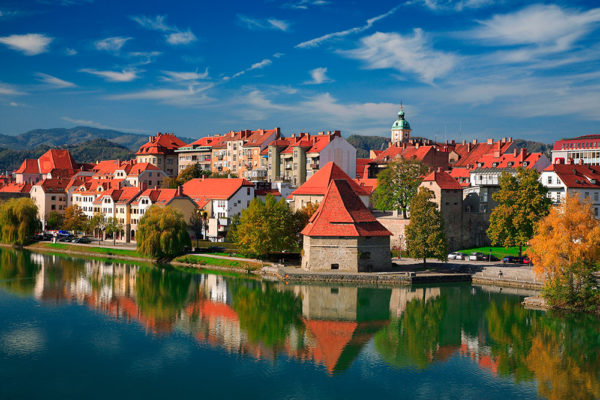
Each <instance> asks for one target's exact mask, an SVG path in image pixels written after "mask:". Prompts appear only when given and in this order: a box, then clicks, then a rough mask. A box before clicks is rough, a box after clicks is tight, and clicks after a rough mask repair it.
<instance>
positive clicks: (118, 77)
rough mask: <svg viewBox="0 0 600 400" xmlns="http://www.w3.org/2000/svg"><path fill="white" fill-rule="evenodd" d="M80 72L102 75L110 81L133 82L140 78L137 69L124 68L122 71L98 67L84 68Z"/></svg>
mask: <svg viewBox="0 0 600 400" xmlns="http://www.w3.org/2000/svg"><path fill="white" fill-rule="evenodd" d="M80 72H86V73H88V74H92V75H96V76H99V77H102V78H104V79H106V80H107V81H110V82H131V81H133V80H135V79H137V78H138V75H137V74H138V71H137V70H135V69H124V70H122V71H99V70H96V69H90V68H84V69H81V70H80Z"/></svg>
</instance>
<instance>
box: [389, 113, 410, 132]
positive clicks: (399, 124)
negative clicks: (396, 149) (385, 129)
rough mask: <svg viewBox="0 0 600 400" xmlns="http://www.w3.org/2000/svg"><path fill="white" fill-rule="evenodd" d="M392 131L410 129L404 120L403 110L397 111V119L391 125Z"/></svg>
mask: <svg viewBox="0 0 600 400" xmlns="http://www.w3.org/2000/svg"><path fill="white" fill-rule="evenodd" d="M392 129H410V124H409V123H408V121H407V120H405V119H404V110H403V109H401V110H400V111H398V119H397V120H396V121H395V122H394V125H392Z"/></svg>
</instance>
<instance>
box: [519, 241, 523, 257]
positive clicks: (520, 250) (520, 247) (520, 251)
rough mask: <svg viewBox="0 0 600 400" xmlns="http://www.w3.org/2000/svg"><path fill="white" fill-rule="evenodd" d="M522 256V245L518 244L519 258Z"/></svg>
mask: <svg viewBox="0 0 600 400" xmlns="http://www.w3.org/2000/svg"><path fill="white" fill-rule="evenodd" d="M522 255H523V245H522V244H519V257H521V256H522Z"/></svg>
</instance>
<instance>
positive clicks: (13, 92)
mask: <svg viewBox="0 0 600 400" xmlns="http://www.w3.org/2000/svg"><path fill="white" fill-rule="evenodd" d="M22 94H25V93H23V92H20V91H18V90H17V89H15V88H13V87H12V86H10V85H6V84H3V83H0V96H18V95H22Z"/></svg>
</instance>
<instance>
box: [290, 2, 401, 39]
mask: <svg viewBox="0 0 600 400" xmlns="http://www.w3.org/2000/svg"><path fill="white" fill-rule="evenodd" d="M398 8H399V6H396V7H394V8H392V9H391V10H390V11H388V12H386V13H384V14H381V15H378V16H376V17H373V18H369V19H368V20H367V22H366V23H365V24H364V25H363V26H357V27H355V28H350V29H346V30H344V31H340V32H333V33H328V34H326V35H323V36H320V37H318V38H314V39H311V40H307V41H305V42H302V43H298V44H297V45H296V47H299V48H308V47H316V46H319V45H320V44H321V43H323V42H325V41H327V40H330V39H335V38H342V37H344V36H348V35H350V34H352V33H359V32H362V31H366V30H367V29H370V28H371V27H372V26H373V24H374V23H375V22H377V21H379V20H381V19H384V18H386V17H389V16H390V15H392V14H394V13H395V12H396V11H397V10H398Z"/></svg>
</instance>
